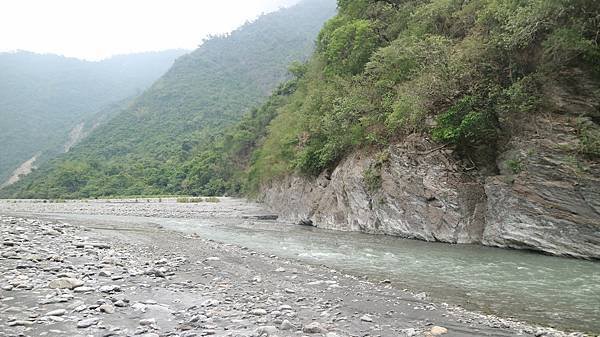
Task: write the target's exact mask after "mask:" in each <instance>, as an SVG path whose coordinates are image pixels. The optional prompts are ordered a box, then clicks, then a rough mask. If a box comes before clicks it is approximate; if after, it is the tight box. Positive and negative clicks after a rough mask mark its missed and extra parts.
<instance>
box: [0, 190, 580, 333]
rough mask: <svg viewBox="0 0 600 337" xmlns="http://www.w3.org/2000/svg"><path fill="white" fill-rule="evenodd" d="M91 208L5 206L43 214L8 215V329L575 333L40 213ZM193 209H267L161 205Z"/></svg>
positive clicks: (4, 292) (206, 244) (233, 203)
mask: <svg viewBox="0 0 600 337" xmlns="http://www.w3.org/2000/svg"><path fill="white" fill-rule="evenodd" d="M84 204H86V203H66V204H53V205H48V204H43V203H39V204H33V203H31V204H27V205H26V204H25V203H21V204H19V203H17V204H6V203H3V204H2V206H1V207H2V208H0V214H6V213H9V212H16V210H17V208H15V207H16V206H14V205H20V206H21V207H23V208H21V210H22V211H24V210H25V209H27V210H28V211H29V212H31V213H32V215H29V216H27V217H25V216H22V217H14V216H2V217H1V218H0V231H1V234H2V239H3V242H2V246H1V249H2V252H0V255H1V258H0V268H1V272H0V283H1V290H0V312H2V315H1V316H0V336H12V335H18V334H19V333H22V334H24V335H25V336H44V335H49V336H53V335H66V336H84V335H94V336H96V335H97V336H111V335H122V336H128V335H133V334H136V333H137V334H141V335H142V336H144V335H145V336H148V337H149V336H157V335H159V336H202V335H217V336H260V335H261V333H262V335H271V336H274V335H276V336H304V335H307V336H308V335H310V336H312V335H314V336H328V337H333V336H340V337H341V336H427V335H431V334H434V333H439V332H444V331H446V330H448V332H447V333H446V334H444V335H445V336H534V335H535V336H566V335H567V334H565V333H562V332H559V331H555V330H552V329H544V328H539V327H534V326H531V325H528V324H525V323H519V322H516V321H513V320H506V319H500V318H497V317H494V316H486V315H480V314H475V313H470V312H468V311H466V310H463V309H461V308H459V307H452V306H449V305H446V304H443V303H435V302H433V301H431V300H429V299H428V298H427V296H426V295H425V294H417V295H414V294H412V293H410V292H408V291H403V290H402V289H398V288H397V285H396V284H394V283H393V281H391V282H388V281H383V282H370V281H368V280H366V279H364V278H362V277H361V276H360V275H357V274H353V275H349V274H345V273H342V272H340V271H337V270H334V269H330V268H327V267H325V266H315V265H308V264H304V263H301V262H298V261H295V260H291V259H286V258H281V257H279V256H276V255H273V254H268V253H265V252H264V250H263V251H262V252H261V251H258V250H256V251H255V250H253V249H250V248H246V247H243V246H238V245H230V244H223V243H218V242H215V241H212V240H208V239H207V238H205V237H202V236H198V235H197V234H194V233H184V232H177V231H172V230H168V229H165V228H164V227H162V226H161V225H160V223H156V224H139V223H132V224H129V225H127V224H123V223H115V224H114V225H107V224H106V223H102V222H96V221H85V222H78V223H77V225H72V224H67V223H65V222H64V221H56V220H44V219H46V218H48V215H45V216H44V215H39V216H34V215H33V213H36V212H34V208H36V207H37V213H42V212H41V211H42V210H43V211H45V212H46V213H50V212H49V208H46V207H57V208H56V210H57V211H58V210H59V208H58V207H63V208H62V212H63V213H64V212H66V210H67V209H65V208H64V207H67V208H69V207H70V209H71V211H73V212H75V211H76V209H79V212H88V211H90V210H89V209H86V206H85V205H84ZM109 204H113V203H109ZM36 205H37V206H36ZM138 206H139V208H135V207H133V208H135V209H137V211H141V210H143V209H145V208H152V207H150V206H149V205H148V204H145V205H144V204H139V205H138ZM188 206H190V208H189V212H190V213H189V214H191V212H199V213H198V214H203V216H204V217H205V218H204V219H209V218H210V217H212V219H213V220H215V221H216V220H218V219H221V220H222V219H226V218H228V219H237V221H240V218H241V217H243V216H247V215H257V214H260V212H262V210H261V209H260V208H259V207H257V205H253V204H246V203H243V202H241V201H238V200H233V199H232V200H223V201H222V203H219V204H218V205H216V204H210V205H209V204H205V205H195V207H191V206H192V205H181V204H173V205H170V206H167V205H166V204H165V205H161V206H160V209H162V211H161V212H163V213H161V214H163V215H164V214H166V213H168V212H175V210H179V212H177V214H178V215H182V214H185V212H183V211H182V210H183V209H186V207H188ZM225 206H227V207H225ZM90 207H91V206H90ZM105 207H106V208H108V209H110V206H109V205H108V204H102V207H96V209H98V208H102V209H105ZM182 207H183V208H182ZM121 209H125V208H123V207H121ZM127 209H128V211H127V213H128V214H131V212H133V211H131V208H127ZM154 209H156V207H155V208H154ZM137 211H136V212H137ZM103 212H104V211H103ZM190 216H191V215H190ZM265 248H268V247H265ZM78 326H79V327H78ZM436 327H440V328H436ZM571 336H581V334H576V333H573V334H571Z"/></svg>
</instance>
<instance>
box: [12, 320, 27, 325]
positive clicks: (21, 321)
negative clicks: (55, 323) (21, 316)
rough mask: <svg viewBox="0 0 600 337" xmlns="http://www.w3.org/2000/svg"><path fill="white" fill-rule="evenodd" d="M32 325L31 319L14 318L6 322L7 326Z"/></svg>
mask: <svg viewBox="0 0 600 337" xmlns="http://www.w3.org/2000/svg"><path fill="white" fill-rule="evenodd" d="M32 325H33V322H32V321H25V320H16V321H12V322H8V326H32Z"/></svg>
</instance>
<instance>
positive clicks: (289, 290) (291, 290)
mask: <svg viewBox="0 0 600 337" xmlns="http://www.w3.org/2000/svg"><path fill="white" fill-rule="evenodd" d="M284 291H285V292H286V293H288V294H294V293H295V292H296V291H295V290H294V289H290V288H285V289H284Z"/></svg>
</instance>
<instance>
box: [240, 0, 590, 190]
mask: <svg viewBox="0 0 600 337" xmlns="http://www.w3.org/2000/svg"><path fill="white" fill-rule="evenodd" d="M338 5H339V14H338V15H337V16H336V17H335V18H334V19H332V20H330V21H329V22H328V23H327V24H326V25H325V27H324V28H323V30H322V31H321V33H320V35H319V40H318V48H317V51H316V53H315V55H314V56H313V58H312V59H311V60H310V61H309V62H308V64H307V65H306V69H307V70H306V73H305V74H304V76H303V77H302V79H301V80H300V81H299V83H298V85H297V86H298V89H297V90H296V92H295V94H294V95H293V96H292V97H290V98H289V100H290V103H289V104H288V105H286V106H284V107H282V108H280V113H279V114H278V116H277V117H276V118H275V119H274V120H273V122H272V123H271V125H270V126H269V133H268V136H267V137H266V139H265V141H264V144H263V145H262V146H261V147H260V148H259V149H258V150H257V151H256V152H255V156H254V159H253V162H252V164H251V166H250V169H249V172H250V173H251V174H250V178H249V180H250V181H252V185H253V186H257V185H259V184H261V183H264V182H266V181H268V180H269V179H273V178H274V177H277V176H280V175H284V174H289V173H292V172H298V173H301V174H308V175H317V174H319V173H320V172H322V171H323V170H325V169H332V168H334V167H335V166H336V164H337V163H338V162H339V160H340V159H341V158H343V157H344V156H345V155H346V154H348V153H349V152H350V151H353V150H354V149H356V148H358V147H375V148H384V147H385V146H386V145H387V144H389V143H391V142H393V141H397V140H399V139H402V138H403V137H405V136H406V135H408V134H411V133H415V132H418V133H422V134H423V135H424V136H427V135H428V134H429V135H430V136H431V138H432V139H433V140H435V141H437V142H439V143H440V144H446V145H447V146H452V147H453V148H455V149H456V150H457V153H458V154H459V155H461V156H463V157H464V158H465V159H468V160H469V162H470V163H473V164H475V167H484V166H485V165H486V163H487V164H488V165H489V163H494V161H495V155H496V151H497V147H498V146H500V145H501V143H502V141H503V139H505V138H506V137H504V136H505V135H507V134H510V133H511V132H512V130H510V128H509V127H507V125H508V124H507V123H506V121H507V120H511V119H516V118H515V117H519V116H525V115H527V114H533V113H536V111H539V110H541V109H543V102H544V100H545V97H544V95H545V93H544V90H543V85H544V83H546V82H552V81H560V80H561V79H560V72H561V71H565V70H568V69H570V68H571V67H580V68H582V69H584V70H585V71H587V73H588V74H591V76H592V77H595V79H596V80H598V79H599V74H600V72H598V70H599V68H598V65H599V64H600V62H598V60H599V59H600V58H599V55H600V54H599V52H600V48H599V46H598V42H599V41H598V39H599V34H598V27H599V26H600V22H599V21H598V20H599V16H598V13H599V9H600V4H599V3H597V2H595V1H589V0H550V1H547V0H533V1H519V0H515V1H503V0H477V1H468V2H467V1H457V0H431V1H410V0H406V1H374V0H340V1H338ZM591 123H592V124H593V125H596V124H595V123H593V122H591ZM593 130H595V129H593V128H591V127H590V126H582V127H581V139H582V144H583V148H582V152H584V153H587V154H588V155H591V156H593V155H594V153H597V149H596V147H597V141H596V140H597V139H596V138H597V137H595V133H594V131H593ZM517 164H518V165H517ZM513 166H514V167H513ZM513 166H511V167H513V170H517V171H518V170H520V166H521V165H520V163H514V165H513ZM380 179H381V178H380V175H379V170H378V169H377V167H376V166H375V165H374V166H372V167H370V168H369V169H368V170H367V171H366V172H365V181H366V182H367V185H368V186H369V188H370V189H376V188H377V186H378V185H379V184H380Z"/></svg>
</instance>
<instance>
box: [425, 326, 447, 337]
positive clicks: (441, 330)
mask: <svg viewBox="0 0 600 337" xmlns="http://www.w3.org/2000/svg"><path fill="white" fill-rule="evenodd" d="M429 332H431V334H432V335H434V336H440V335H443V334H447V333H448V329H446V328H444V327H441V326H437V325H436V326H434V327H432V328H431V330H429Z"/></svg>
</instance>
